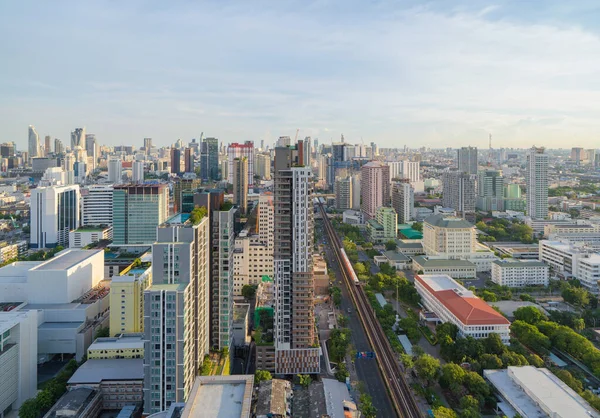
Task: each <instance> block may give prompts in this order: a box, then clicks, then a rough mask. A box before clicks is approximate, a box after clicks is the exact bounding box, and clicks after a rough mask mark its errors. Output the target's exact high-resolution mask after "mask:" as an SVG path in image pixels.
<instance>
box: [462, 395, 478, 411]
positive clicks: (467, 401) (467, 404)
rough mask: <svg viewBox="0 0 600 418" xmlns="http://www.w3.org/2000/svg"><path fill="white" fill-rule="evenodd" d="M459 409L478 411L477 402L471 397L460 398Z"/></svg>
mask: <svg viewBox="0 0 600 418" xmlns="http://www.w3.org/2000/svg"><path fill="white" fill-rule="evenodd" d="M459 406H460V409H472V410H474V411H479V401H478V400H477V399H475V398H474V397H472V396H471V395H466V396H463V397H462V398H460V404H459Z"/></svg>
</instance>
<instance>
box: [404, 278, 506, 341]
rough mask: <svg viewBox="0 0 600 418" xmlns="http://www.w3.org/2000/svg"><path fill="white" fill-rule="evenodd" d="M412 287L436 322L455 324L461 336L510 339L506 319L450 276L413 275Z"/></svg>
mask: <svg viewBox="0 0 600 418" xmlns="http://www.w3.org/2000/svg"><path fill="white" fill-rule="evenodd" d="M415 288H416V289H417V292H418V293H419V295H421V303H422V304H423V306H425V308H426V309H427V310H428V311H430V312H433V313H434V314H435V315H436V317H437V320H436V322H441V323H444V322H450V323H451V324H454V325H456V326H457V327H458V334H459V335H460V336H461V337H473V338H475V339H481V338H486V337H487V336H488V335H490V334H498V336H499V337H500V339H501V340H502V342H503V343H504V344H508V343H509V339H510V322H509V321H508V319H506V318H505V317H504V316H502V315H501V314H500V313H498V312H496V311H495V310H494V309H493V308H492V307H491V306H489V305H488V304H487V303H485V302H484V301H483V300H481V299H479V298H478V297H477V296H475V294H474V293H473V292H471V291H470V290H467V289H466V288H465V287H463V286H462V285H460V284H459V283H458V282H457V281H455V280H454V279H452V278H451V277H450V276H447V275H424V274H423V275H416V276H415ZM428 319H429V320H431V318H428Z"/></svg>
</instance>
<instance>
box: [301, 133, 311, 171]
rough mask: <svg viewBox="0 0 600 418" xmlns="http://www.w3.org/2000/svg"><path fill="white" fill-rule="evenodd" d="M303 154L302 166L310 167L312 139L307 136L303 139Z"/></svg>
mask: <svg viewBox="0 0 600 418" xmlns="http://www.w3.org/2000/svg"><path fill="white" fill-rule="evenodd" d="M303 145H304V153H303V160H304V161H302V164H303V165H305V166H306V167H310V166H311V164H312V139H311V137H310V136H307V137H306V138H304V142H303Z"/></svg>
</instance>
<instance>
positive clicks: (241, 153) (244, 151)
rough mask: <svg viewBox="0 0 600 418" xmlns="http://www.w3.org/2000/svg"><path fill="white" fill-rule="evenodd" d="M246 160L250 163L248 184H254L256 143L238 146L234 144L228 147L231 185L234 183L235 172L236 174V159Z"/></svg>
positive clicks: (251, 142)
mask: <svg viewBox="0 0 600 418" xmlns="http://www.w3.org/2000/svg"><path fill="white" fill-rule="evenodd" d="M243 157H245V158H246V161H247V162H248V173H247V177H248V183H247V184H254V142H253V141H246V142H244V143H243V144H238V143H237V142H235V143H233V144H229V146H228V147H227V162H228V165H229V169H228V170H227V171H228V173H229V176H228V177H227V178H228V181H229V183H233V172H234V166H233V164H234V161H235V159H236V158H243Z"/></svg>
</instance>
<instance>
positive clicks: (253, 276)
mask: <svg viewBox="0 0 600 418" xmlns="http://www.w3.org/2000/svg"><path fill="white" fill-rule="evenodd" d="M263 276H269V277H271V278H272V277H273V250H272V248H269V247H268V246H267V245H266V244H264V243H262V242H261V241H260V240H259V237H258V236H256V235H255V236H245V237H237V238H236V239H235V249H234V250H233V294H234V295H235V296H241V294H242V287H244V285H247V284H250V285H258V284H259V283H260V281H261V279H262V277H263Z"/></svg>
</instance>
